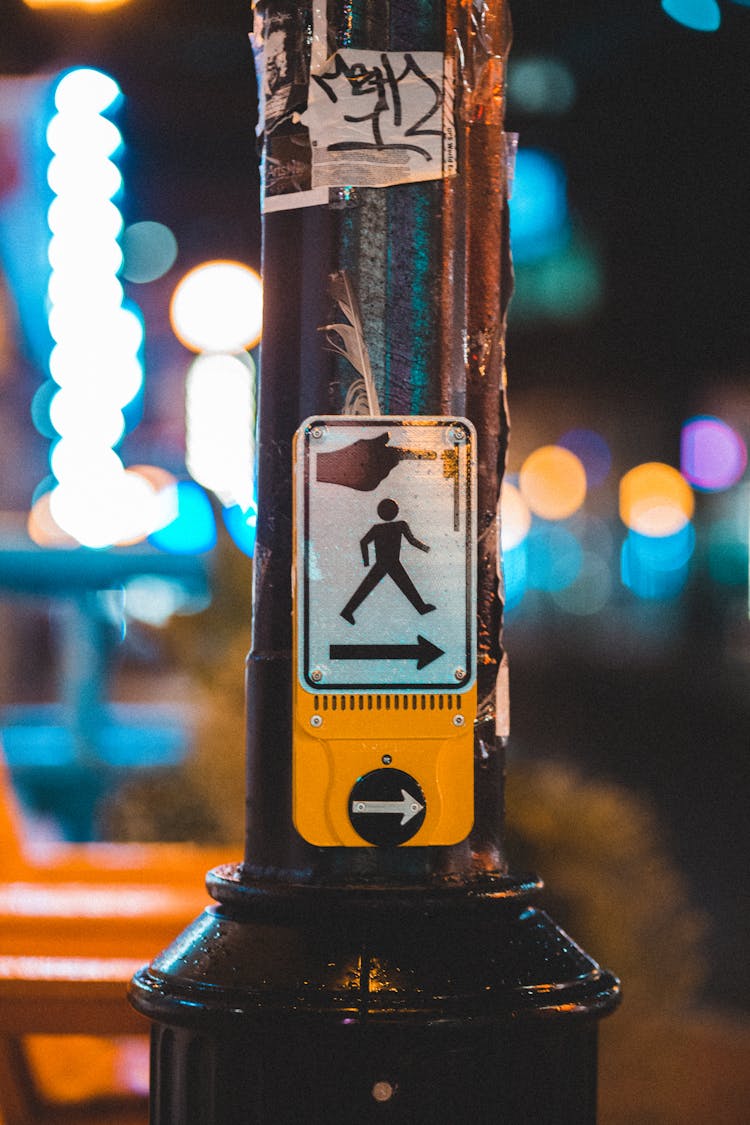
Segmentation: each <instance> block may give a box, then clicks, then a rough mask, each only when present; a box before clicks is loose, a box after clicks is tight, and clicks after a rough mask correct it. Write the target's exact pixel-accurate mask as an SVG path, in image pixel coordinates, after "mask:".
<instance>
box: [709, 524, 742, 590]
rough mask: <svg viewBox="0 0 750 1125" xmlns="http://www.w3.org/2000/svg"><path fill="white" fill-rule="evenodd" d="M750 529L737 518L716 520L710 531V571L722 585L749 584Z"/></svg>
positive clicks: (713, 578) (714, 579)
mask: <svg viewBox="0 0 750 1125" xmlns="http://www.w3.org/2000/svg"><path fill="white" fill-rule="evenodd" d="M748 554H749V551H748V529H747V526H745V527H741V526H740V523H739V521H738V520H737V519H731V518H726V519H720V520H716V521H715V522H714V523H713V524H711V527H710V528H709V532H708V571H709V574H710V575H711V578H712V580H713V581H714V582H719V583H721V585H722V586H742V587H747V585H748V578H749V577H750V576H749V575H748Z"/></svg>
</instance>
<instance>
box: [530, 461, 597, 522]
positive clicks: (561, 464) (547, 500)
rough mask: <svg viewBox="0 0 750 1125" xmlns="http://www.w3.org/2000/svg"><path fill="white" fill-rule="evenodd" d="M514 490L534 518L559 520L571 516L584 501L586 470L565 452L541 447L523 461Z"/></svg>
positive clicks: (579, 462)
mask: <svg viewBox="0 0 750 1125" xmlns="http://www.w3.org/2000/svg"><path fill="white" fill-rule="evenodd" d="M518 486H519V488H520V490H521V493H522V495H523V498H524V500H525V501H526V503H527V504H528V506H529V508H530V509H531V511H532V512H533V513H534V514H535V515H537V516H541V517H542V519H546V520H563V519H567V518H568V516H572V515H573V513H574V512H576V511H577V510H578V509H579V508H580V507H581V505H582V504H583V502H584V500H585V498H586V470H585V469H584V467H583V465H582V463H581V461H580V459H579V458H578V457H577V456H576V455H575V453H572V452H571V451H570V450H569V449H564V448H563V447H562V446H559V445H544V446H541V447H540V448H539V449H536V450H534V452H533V453H532V454H530V456H529V457H527V458H526V460H525V461H524V463H523V465H522V466H521V471H520V473H519V474H518Z"/></svg>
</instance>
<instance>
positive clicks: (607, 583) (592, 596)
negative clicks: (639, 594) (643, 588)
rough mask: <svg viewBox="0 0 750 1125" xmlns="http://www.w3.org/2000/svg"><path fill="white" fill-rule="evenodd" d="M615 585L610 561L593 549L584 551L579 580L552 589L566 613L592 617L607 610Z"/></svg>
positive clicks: (554, 597)
mask: <svg viewBox="0 0 750 1125" xmlns="http://www.w3.org/2000/svg"><path fill="white" fill-rule="evenodd" d="M613 588H614V581H613V577H612V570H611V567H610V565H609V563H608V562H607V560H606V559H603V558H602V557H601V555H597V554H595V553H594V552H593V551H584V552H583V556H582V559H581V568H580V571H579V573H578V576H577V577H576V579H575V580H574V581H573V582H572V583H571V584H570V585H569V586H565V587H564V588H563V589H561V590H554V591H552V598H553V600H554V602H555V605H557V606H559V608H560V609H562V610H564V611H565V612H566V613H572V614H574V615H575V616H576V617H590V616H592V615H593V614H595V613H599V612H601V610H603V609H604V607H605V606H606V605H607V603H608V602H609V600H610V598H611V596H612V593H613Z"/></svg>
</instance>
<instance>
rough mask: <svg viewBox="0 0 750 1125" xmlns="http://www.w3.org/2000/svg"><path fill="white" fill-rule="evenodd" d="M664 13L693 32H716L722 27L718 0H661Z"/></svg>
mask: <svg viewBox="0 0 750 1125" xmlns="http://www.w3.org/2000/svg"><path fill="white" fill-rule="evenodd" d="M661 6H662V8H663V9H664V11H665V12H666V13H667V15H668V16H670V17H671V18H672V19H673V20H676V21H677V23H681V24H683V25H684V26H685V27H689V28H691V30H692V31H716V30H717V29H718V28H719V27H720V26H721V9H720V7H719V5H718V2H717V0H661Z"/></svg>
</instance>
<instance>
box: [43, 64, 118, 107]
mask: <svg viewBox="0 0 750 1125" xmlns="http://www.w3.org/2000/svg"><path fill="white" fill-rule="evenodd" d="M121 97H122V93H121V91H120V87H119V86H118V84H117V82H115V80H114V78H112V77H111V75H109V74H104V73H103V72H102V71H101V70H94V69H92V68H90V67H76V68H75V69H73V70H69V71H67V73H65V74H63V75H62V76H61V78H60V79H59V81H58V83H57V86H56V87H55V107H56V108H57V109H58V110H60V111H63V110H69V111H71V112H73V113H76V112H80V111H82V110H83V111H90V112H92V113H104V112H105V111H106V110H108V109H113V108H114V107H115V106H116V104H117V102H118V101H119V100H120V98H121Z"/></svg>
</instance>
